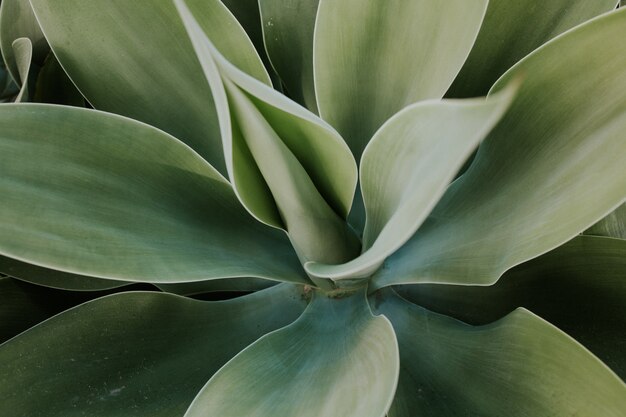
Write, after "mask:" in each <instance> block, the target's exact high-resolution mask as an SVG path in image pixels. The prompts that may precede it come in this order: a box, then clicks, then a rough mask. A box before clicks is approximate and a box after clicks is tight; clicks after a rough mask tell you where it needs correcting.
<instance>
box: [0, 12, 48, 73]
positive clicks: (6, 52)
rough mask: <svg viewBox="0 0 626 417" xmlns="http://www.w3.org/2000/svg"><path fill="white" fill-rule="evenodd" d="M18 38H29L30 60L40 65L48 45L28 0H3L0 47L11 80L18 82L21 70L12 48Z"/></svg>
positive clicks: (46, 52)
mask: <svg viewBox="0 0 626 417" xmlns="http://www.w3.org/2000/svg"><path fill="white" fill-rule="evenodd" d="M19 38H26V39H29V40H30V41H31V43H32V58H33V59H32V60H33V61H34V62H35V63H36V64H37V65H42V64H43V61H44V60H45V58H46V56H47V55H48V52H49V51H50V47H49V46H48V42H47V41H46V38H45V37H44V36H43V33H42V32H41V28H40V27H39V23H38V22H37V19H36V18H35V15H34V14H33V9H32V8H31V6H30V3H29V1H28V0H3V1H2V4H1V5H0V48H1V49H2V57H3V58H4V62H5V63H6V65H7V69H8V70H9V73H10V74H11V76H12V77H13V80H15V81H16V82H20V80H21V79H23V78H22V77H21V70H20V69H19V64H18V57H16V56H15V54H14V50H13V48H12V46H13V42H15V40H17V39H19Z"/></svg>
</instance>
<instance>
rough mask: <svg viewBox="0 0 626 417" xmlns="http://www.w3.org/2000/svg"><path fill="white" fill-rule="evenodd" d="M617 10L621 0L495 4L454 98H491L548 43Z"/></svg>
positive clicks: (456, 84) (455, 85)
mask: <svg viewBox="0 0 626 417" xmlns="http://www.w3.org/2000/svg"><path fill="white" fill-rule="evenodd" d="M614 8H615V0H594V1H588V0H551V1H540V2H538V1H535V0H516V1H510V0H490V1H489V6H488V7H487V14H486V15H485V20H484V22H483V24H482V26H481V28H480V32H479V33H478V38H477V39H476V42H475V43H474V46H473V48H472V52H471V53H470V55H469V57H468V58H467V61H465V64H464V65H463V69H461V72H460V73H459V75H458V76H457V77H456V79H455V80H454V83H453V84H452V86H451V87H450V90H449V91H448V93H447V94H446V95H447V96H448V97H461V98H462V97H477V96H483V95H485V94H487V92H488V91H489V89H490V88H491V86H492V85H493V83H495V82H496V80H497V79H498V78H499V77H500V76H501V75H502V74H504V73H505V72H506V71H507V70H508V69H509V68H511V67H512V66H513V65H514V64H515V63H516V62H517V61H519V60H520V59H522V58H523V57H524V56H525V55H527V54H529V53H531V52H532V51H533V50H535V49H536V48H538V47H540V46H541V45H543V44H544V43H546V42H547V41H548V40H550V39H552V38H554V37H555V36H557V35H559V34H561V33H562V32H565V31H566V30H568V29H571V28H573V27H574V26H576V25H578V24H581V23H583V22H584V21H586V20H589V19H591V18H593V17H595V16H597V15H599V14H602V13H605V12H608V11H609V10H612V9H614Z"/></svg>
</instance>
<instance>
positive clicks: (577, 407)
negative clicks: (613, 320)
mask: <svg viewBox="0 0 626 417" xmlns="http://www.w3.org/2000/svg"><path fill="white" fill-rule="evenodd" d="M376 305H377V308H376V311H377V312H379V313H382V314H385V315H386V316H387V317H388V318H389V320H391V322H392V324H393V326H394V330H395V331H396V334H397V335H398V343H399V346H400V360H401V363H402V366H401V369H400V380H399V382H398V391H397V393H396V397H395V399H394V403H393V405H392V407H391V410H390V411H389V414H388V415H389V417H413V416H416V415H437V416H446V417H447V416H450V417H452V416H459V415H466V414H467V415H480V416H484V417H501V416H510V417H525V416H552V415H585V416H587V415H588V416H592V415H601V416H607V417H620V416H622V415H623V412H624V410H626V385H625V384H624V383H623V382H622V381H620V379H619V378H617V376H616V375H615V374H614V373H612V372H611V371H610V370H609V369H608V368H607V367H606V366H605V365H604V364H603V363H602V362H600V361H599V360H598V359H597V358H596V357H594V356H593V355H592V354H591V353H589V352H588V351H587V350H585V349H584V348H583V347H582V346H581V345H579V344H578V343H576V342H575V341H574V340H573V339H571V338H570V337H569V336H567V335H566V334H564V333H562V332H561V331H560V330H558V329H557V328H555V327H554V326H552V325H550V324H549V323H547V322H545V321H543V320H542V319H541V318H539V317H537V316H535V315H534V314H532V313H530V312H528V311H527V310H524V309H518V310H516V311H514V312H513V313H511V314H509V315H508V316H506V317H505V318H503V319H502V320H499V321H498V322H496V323H493V324H491V325H487V326H481V327H472V326H469V325H466V324H464V323H461V322H459V321H456V320H454V319H451V318H449V317H446V316H441V315H438V314H435V313H431V312H429V311H427V310H424V309H422V308H420V307H418V306H415V305H412V304H410V303H409V302H407V301H405V300H402V299H400V298H399V297H397V296H394V295H390V293H389V292H388V293H386V295H379V296H378V297H377V302H376Z"/></svg>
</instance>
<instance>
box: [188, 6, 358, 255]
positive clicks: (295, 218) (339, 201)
mask: <svg viewBox="0 0 626 417" xmlns="http://www.w3.org/2000/svg"><path fill="white" fill-rule="evenodd" d="M176 4H177V6H178V7H179V11H180V13H181V16H182V18H183V20H184V22H185V25H186V26H187V28H188V32H189V36H190V37H191V39H192V42H193V44H194V46H195V48H196V50H197V53H198V59H199V60H200V62H201V64H202V67H203V68H204V70H205V73H206V76H207V80H208V81H209V84H210V85H211V88H212V90H213V92H214V96H215V98H216V107H217V110H218V114H219V118H220V127H221V129H222V139H223V141H224V149H225V154H226V158H227V159H226V164H227V167H228V172H229V174H230V178H231V181H232V183H233V186H234V188H235V190H236V192H237V193H238V195H239V198H240V200H241V201H242V203H243V204H244V205H245V206H246V207H247V208H248V210H249V211H250V213H251V214H253V215H254V216H255V217H257V218H258V219H259V220H261V221H263V222H264V223H267V224H269V225H272V226H275V227H281V228H284V229H285V230H287V232H288V233H289V235H290V238H291V240H292V242H293V243H294V246H295V247H296V251H298V253H299V255H300V257H301V258H302V259H303V260H305V261H306V260H310V259H315V260H324V261H325V262H331V263H339V262H343V261H345V260H347V259H349V258H350V257H352V256H354V255H355V254H356V252H357V251H358V245H359V242H358V241H357V239H356V237H355V236H353V235H352V234H351V231H350V229H349V227H348V225H347V224H346V222H345V220H344V219H345V216H347V213H348V210H349V208H350V205H351V202H352V197H353V195H354V187H355V185H356V177H357V173H356V164H355V162H354V158H353V157H352V155H351V154H350V150H349V149H348V147H347V146H346V145H345V143H344V142H343V141H342V139H341V137H340V136H339V135H338V134H337V133H336V132H335V131H334V130H332V128H330V127H329V126H328V125H327V124H325V123H324V122H323V121H322V120H320V119H319V118H317V117H316V116H315V115H314V114H312V113H310V112H309V111H307V110H306V109H304V108H302V107H300V106H299V105H297V104H296V103H295V102H293V101H291V100H289V99H288V98H286V97H285V96H283V95H282V94H280V93H278V92H276V91H274V90H272V89H271V88H269V87H268V86H266V85H263V84H262V83H260V82H258V81H257V80H255V79H253V78H252V77H250V76H248V75H246V74H245V73H243V72H242V71H240V70H238V69H237V68H236V67H234V66H233V65H231V64H230V63H229V62H228V61H227V60H226V59H225V58H224V57H223V56H222V55H221V54H220V53H219V52H218V51H217V49H216V48H214V47H213V45H212V44H211V42H210V40H209V39H208V38H207V37H206V36H205V35H204V33H203V31H202V29H201V28H200V27H199V25H198V24H197V23H196V21H195V20H194V17H193V15H192V14H191V12H190V11H189V10H188V9H187V8H186V7H185V3H184V2H183V1H177V2H176Z"/></svg>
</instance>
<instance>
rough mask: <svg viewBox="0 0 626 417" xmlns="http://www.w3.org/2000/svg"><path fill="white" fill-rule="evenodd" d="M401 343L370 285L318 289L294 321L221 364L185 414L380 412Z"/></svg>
mask: <svg viewBox="0 0 626 417" xmlns="http://www.w3.org/2000/svg"><path fill="white" fill-rule="evenodd" d="M398 369H399V362H398V346H397V344H396V339H395V335H394V333H393V329H392V328H391V325H390V323H389V321H388V320H386V319H385V318H384V317H375V316H373V315H372V313H371V311H370V308H369V305H368V304H367V301H366V299H365V297H364V291H359V292H358V293H357V294H354V295H352V296H351V297H348V298H343V299H336V298H327V297H326V296H324V295H318V294H315V295H314V297H313V301H312V302H311V303H310V304H309V307H308V308H307V310H306V311H305V312H304V314H303V315H302V316H301V317H300V318H299V319H298V320H296V321H295V322H294V323H293V324H291V325H290V326H288V327H285V328H283V329H280V330H277V331H275V332H273V333H270V334H268V335H266V336H264V337H262V338H261V339H259V340H258V341H257V342H255V343H254V344H252V345H250V346H249V347H248V348H246V349H245V350H243V351H242V352H241V353H240V354H238V355H237V356H235V357H234V358H233V359H232V360H231V361H230V362H228V363H227V364H226V365H225V366H224V367H223V368H222V369H220V370H219V371H218V372H217V373H216V374H215V375H214V376H213V377H212V378H211V380H209V382H208V383H207V384H206V386H205V387H204V388H203V389H202V391H200V393H199V394H198V396H197V397H196V399H195V400H194V401H193V403H192V405H191V407H190V408H189V410H188V411H187V414H185V417H204V416H220V417H241V416H249V417H265V416H268V417H270V416H271V417H274V416H281V417H336V416H342V417H382V416H384V415H385V412H386V411H387V409H388V408H389V404H390V403H391V400H392V398H393V394H394V391H395V388H396V381H397V376H398Z"/></svg>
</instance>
